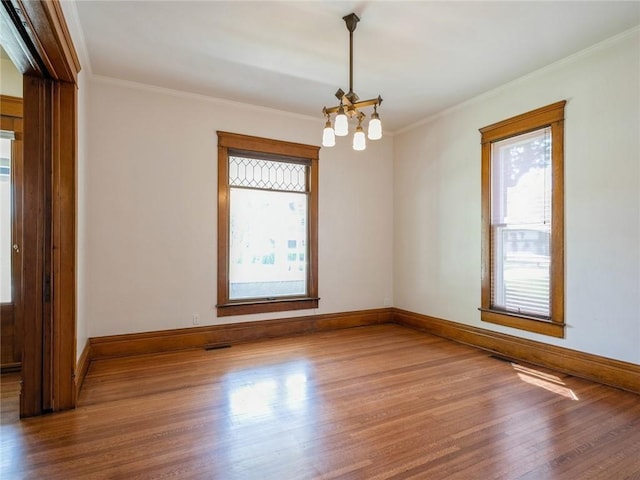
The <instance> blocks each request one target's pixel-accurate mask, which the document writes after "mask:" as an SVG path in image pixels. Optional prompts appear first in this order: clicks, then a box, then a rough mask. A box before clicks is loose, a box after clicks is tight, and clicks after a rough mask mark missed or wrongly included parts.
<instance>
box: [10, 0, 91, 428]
mask: <svg viewBox="0 0 640 480" xmlns="http://www.w3.org/2000/svg"><path fill="white" fill-rule="evenodd" d="M0 32H2V33H1V35H2V44H3V47H4V48H5V50H6V51H7V53H8V54H9V56H10V57H11V59H12V60H13V62H14V63H15V65H16V67H17V68H18V70H19V71H20V72H21V73H22V74H23V78H24V80H23V87H24V88H23V100H24V161H25V169H24V203H23V213H24V218H25V222H24V229H23V245H22V252H23V269H22V274H23V285H24V286H25V288H24V290H23V292H22V302H21V303H22V305H21V314H22V315H21V316H22V322H23V324H22V325H23V345H22V352H23V355H22V390H21V395H20V416H21V417H28V416H33V415H40V414H42V413H46V412H50V411H60V410H66V409H70V408H74V407H75V404H76V388H75V371H76V318H75V312H76V284H75V276H76V155H77V151H76V150H77V147H76V146H77V123H76V122H77V75H78V73H79V71H80V63H79V61H78V57H77V55H76V52H75V48H74V46H73V42H72V40H71V35H70V34H69V31H68V29H67V25H66V22H65V20H64V15H63V12H62V8H61V6H60V4H59V1H58V0H47V1H25V0H3V2H2V6H1V7H0Z"/></svg>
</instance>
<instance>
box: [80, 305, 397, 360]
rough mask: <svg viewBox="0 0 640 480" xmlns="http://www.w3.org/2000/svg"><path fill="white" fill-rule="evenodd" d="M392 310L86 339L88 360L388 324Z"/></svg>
mask: <svg viewBox="0 0 640 480" xmlns="http://www.w3.org/2000/svg"><path fill="white" fill-rule="evenodd" d="M391 315H392V309H391V308H382V309H374V310H360V311H355V312H344V313H331V314H321V315H310V316H304V317H294V318H285V319H278V320H261V321H257V322H243V323H231V324H227V325H212V326H204V327H193V328H181V329H174V330H160V331H155V332H144V333H132V334H125V335H113V336H106V337H94V338H90V339H89V342H90V356H89V359H90V360H99V359H103V358H112V357H123V356H130V355H144V354H150V353H161V352H168V351H172V350H185V349H193V348H203V347H205V346H206V345H216V344H237V343H242V342H249V341H254V340H261V339H266V338H275V337H285V336H291V335H299V334H305V333H313V332H320V331H327V330H336V329H340V328H350V327H359V326H366V325H378V324H381V323H390V322H391Z"/></svg>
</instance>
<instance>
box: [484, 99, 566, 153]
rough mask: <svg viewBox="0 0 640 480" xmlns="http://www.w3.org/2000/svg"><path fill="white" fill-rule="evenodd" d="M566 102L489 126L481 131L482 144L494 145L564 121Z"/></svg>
mask: <svg viewBox="0 0 640 480" xmlns="http://www.w3.org/2000/svg"><path fill="white" fill-rule="evenodd" d="M566 103H567V101H566V100H561V101H559V102H556V103H552V104H551V105H547V106H545V107H540V108H536V109H535V110H531V111H530V112H526V113H522V114H520V115H516V116H515V117H511V118H507V119H506V120H503V121H501V122H497V123H493V124H491V125H487V126H486V127H483V128H481V129H480V133H481V134H482V143H483V144H485V143H492V142H497V141H500V140H504V139H505V138H509V137H513V136H514V135H520V134H522V133H525V132H529V131H531V130H536V129H538V128H540V127H541V126H542V125H551V124H553V123H555V122H560V121H562V120H563V119H564V107H565V105H566Z"/></svg>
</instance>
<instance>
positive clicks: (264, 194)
mask: <svg viewBox="0 0 640 480" xmlns="http://www.w3.org/2000/svg"><path fill="white" fill-rule="evenodd" d="M318 152H319V147H315V146H311V145H302V144H296V143H288V142H281V141H277V140H270V139H265V138H258V137H249V136H246V135H238V134H234V133H227V132H218V305H217V308H218V316H221V317H223V316H229V315H243V314H249V313H262V312H278V311H285V310H300V309H306V308H316V307H317V306H318V301H319V299H318Z"/></svg>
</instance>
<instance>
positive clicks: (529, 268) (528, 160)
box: [491, 128, 552, 317]
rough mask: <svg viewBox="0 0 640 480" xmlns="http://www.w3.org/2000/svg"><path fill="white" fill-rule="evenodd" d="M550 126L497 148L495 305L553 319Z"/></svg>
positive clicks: (493, 160) (498, 144)
mask: <svg viewBox="0 0 640 480" xmlns="http://www.w3.org/2000/svg"><path fill="white" fill-rule="evenodd" d="M551 181H552V178H551V136H550V128H545V129H540V130H536V131H534V132H530V133H527V134H524V135H518V136H516V137H512V138H509V139H506V140H502V141H499V142H495V143H493V144H492V158H491V185H492V194H491V219H492V225H491V257H492V263H493V265H492V267H493V268H492V278H491V297H492V306H494V307H498V308H503V309H506V310H509V311H514V312H518V313H522V314H531V315H539V316H542V317H548V316H549V286H550V236H551Z"/></svg>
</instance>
